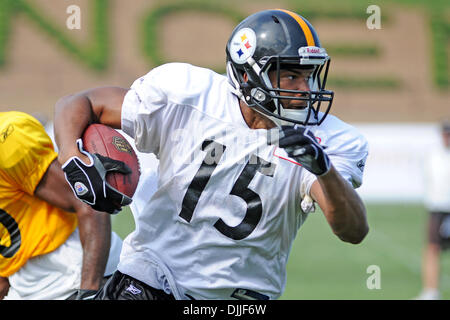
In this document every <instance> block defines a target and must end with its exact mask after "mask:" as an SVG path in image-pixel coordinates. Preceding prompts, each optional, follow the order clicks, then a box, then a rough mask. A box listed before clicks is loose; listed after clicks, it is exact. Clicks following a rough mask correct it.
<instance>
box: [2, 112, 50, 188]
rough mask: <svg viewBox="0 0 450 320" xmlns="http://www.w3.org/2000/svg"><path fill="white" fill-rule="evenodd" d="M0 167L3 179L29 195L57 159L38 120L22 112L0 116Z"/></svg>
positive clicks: (48, 138) (5, 113)
mask: <svg viewBox="0 0 450 320" xmlns="http://www.w3.org/2000/svg"><path fill="white" fill-rule="evenodd" d="M0 137H1V138H0V154H1V157H0V168H1V171H2V174H3V175H4V179H5V180H7V182H8V183H9V184H10V185H11V186H13V187H16V188H17V189H20V190H22V191H24V192H26V193H28V194H30V195H33V194H34V190H35V189H36V186H37V185H38V183H39V181H40V180H41V179H42V176H43V175H44V173H45V172H46V171H47V168H48V166H49V165H50V163H52V161H53V160H55V158H56V157H57V154H56V152H55V151H54V147H53V143H52V140H51V139H50V137H49V136H48V135H47V133H46V132H45V129H44V127H43V126H42V125H41V124H40V123H39V121H38V120H36V119H35V118H33V117H31V116H30V115H28V114H25V113H22V112H2V113H0Z"/></svg>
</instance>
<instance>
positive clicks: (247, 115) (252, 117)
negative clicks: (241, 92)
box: [239, 101, 276, 129]
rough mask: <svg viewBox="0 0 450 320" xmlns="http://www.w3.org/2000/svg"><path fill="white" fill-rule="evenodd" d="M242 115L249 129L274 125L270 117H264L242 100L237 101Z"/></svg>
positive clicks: (272, 126)
mask: <svg viewBox="0 0 450 320" xmlns="http://www.w3.org/2000/svg"><path fill="white" fill-rule="evenodd" d="M239 106H240V108H241V113H242V117H243V118H244V120H245V122H246V123H247V125H248V127H249V128H250V129H271V128H274V127H276V125H275V123H273V122H272V121H271V120H270V119H268V118H266V117H264V116H263V115H262V114H260V113H259V112H257V111H255V110H253V109H252V108H250V107H249V106H247V105H246V104H245V102H243V101H239Z"/></svg>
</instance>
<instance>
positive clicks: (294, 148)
mask: <svg viewBox="0 0 450 320" xmlns="http://www.w3.org/2000/svg"><path fill="white" fill-rule="evenodd" d="M278 143H279V146H280V147H281V148H284V149H285V150H286V152H287V154H288V155H289V157H291V158H293V159H295V160H296V161H297V162H298V163H300V164H301V165H302V166H303V167H304V168H305V169H306V170H308V171H309V172H311V173H314V174H315V175H317V176H321V175H323V174H325V173H327V172H328V170H330V167H331V163H330V158H328V155H327V154H326V153H325V151H324V150H323V147H322V146H320V144H319V143H318V142H317V140H316V137H315V136H314V134H313V133H312V132H311V131H310V130H309V129H307V128H305V127H302V126H299V125H295V126H282V127H281V129H280V139H279V141H278Z"/></svg>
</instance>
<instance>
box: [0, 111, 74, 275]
mask: <svg viewBox="0 0 450 320" xmlns="http://www.w3.org/2000/svg"><path fill="white" fill-rule="evenodd" d="M56 157H57V154H56V152H55V151H54V148H53V143H52V141H51V139H50V137H49V136H48V135H47V133H46V132H45V130H44V127H43V126H42V125H41V124H40V123H39V121H38V120H36V119H35V118H33V117H31V116H30V115H28V114H25V113H22V112H14V111H11V112H0V195H1V196H0V276H2V277H8V276H10V275H12V274H13V273H15V272H16V271H17V270H19V269H20V268H21V267H22V266H23V265H24V264H25V263H26V262H27V261H28V260H29V259H30V258H33V257H35V256H38V255H42V254H46V253H48V252H51V251H53V250H55V249H56V248H58V247H59V246H60V245H61V244H62V243H64V242H65V241H66V240H67V238H68V237H69V236H70V234H71V233H72V232H73V231H74V230H75V228H76V226H77V222H78V219H77V215H76V214H74V213H69V212H65V211H63V210H61V209H59V208H57V207H54V206H52V205H50V204H48V203H47V202H45V201H43V200H41V199H39V198H37V197H35V196H34V192H35V189H36V187H37V185H38V184H39V182H40V181H41V179H42V177H43V176H44V174H45V173H46V171H47V169H48V167H49V166H50V164H51V163H52V162H53V161H54V160H55V159H56Z"/></svg>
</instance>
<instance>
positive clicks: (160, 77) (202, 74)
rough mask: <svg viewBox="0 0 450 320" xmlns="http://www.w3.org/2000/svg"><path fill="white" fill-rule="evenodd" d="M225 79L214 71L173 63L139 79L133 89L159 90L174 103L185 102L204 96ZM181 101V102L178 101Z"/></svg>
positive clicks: (164, 65) (157, 68)
mask: <svg viewBox="0 0 450 320" xmlns="http://www.w3.org/2000/svg"><path fill="white" fill-rule="evenodd" d="M224 79H225V77H223V76H222V75H219V74H217V73H215V72H214V71H212V70H210V69H206V68H202V67H197V66H194V65H191V64H188V63H180V62H173V63H167V64H163V65H161V66H158V67H156V68H154V69H152V70H151V71H150V72H149V73H147V74H146V75H144V76H143V77H141V78H139V79H137V80H136V81H135V82H134V83H133V86H132V88H136V87H139V86H144V87H148V86H151V87H153V88H155V87H156V88H158V89H159V91H160V93H163V94H165V96H167V97H169V98H170V99H171V100H174V102H179V103H181V102H183V100H185V99H192V98H195V97H197V96H199V95H202V94H204V92H205V91H207V90H208V89H209V88H210V87H211V86H212V85H213V84H215V83H217V82H218V81H223V80H224ZM177 100H180V101H177Z"/></svg>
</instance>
